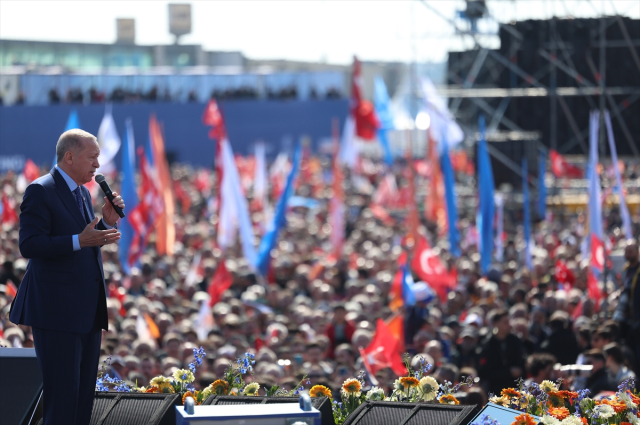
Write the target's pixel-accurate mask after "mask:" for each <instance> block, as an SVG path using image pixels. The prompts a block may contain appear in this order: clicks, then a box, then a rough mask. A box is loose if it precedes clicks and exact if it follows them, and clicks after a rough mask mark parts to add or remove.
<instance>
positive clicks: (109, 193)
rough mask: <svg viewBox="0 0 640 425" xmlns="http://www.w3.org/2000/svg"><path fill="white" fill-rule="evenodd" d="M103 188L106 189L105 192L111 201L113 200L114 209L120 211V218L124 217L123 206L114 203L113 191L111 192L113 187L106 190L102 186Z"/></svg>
mask: <svg viewBox="0 0 640 425" xmlns="http://www.w3.org/2000/svg"><path fill="white" fill-rule="evenodd" d="M102 190H103V191H104V194H105V195H106V197H107V199H108V200H109V202H111V205H112V206H113V209H114V211H115V212H116V213H118V215H119V216H120V218H124V217H125V215H124V211H122V208H120V207H119V206H117V205H116V204H114V203H113V193H111V189H108V190H104V188H102Z"/></svg>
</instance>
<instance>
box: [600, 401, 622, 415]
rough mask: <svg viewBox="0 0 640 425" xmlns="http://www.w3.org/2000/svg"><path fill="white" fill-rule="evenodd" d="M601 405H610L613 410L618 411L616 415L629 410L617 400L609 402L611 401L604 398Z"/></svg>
mask: <svg viewBox="0 0 640 425" xmlns="http://www.w3.org/2000/svg"><path fill="white" fill-rule="evenodd" d="M601 404H608V405H609V406H611V407H613V410H615V411H616V414H617V413H621V412H624V411H625V410H627V405H626V404H624V403H623V402H620V401H617V400H609V399H606V398H603V399H602V400H601Z"/></svg>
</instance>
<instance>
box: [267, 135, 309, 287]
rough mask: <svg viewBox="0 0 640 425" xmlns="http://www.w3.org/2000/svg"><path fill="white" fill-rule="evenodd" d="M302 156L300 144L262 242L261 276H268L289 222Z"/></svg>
mask: <svg viewBox="0 0 640 425" xmlns="http://www.w3.org/2000/svg"><path fill="white" fill-rule="evenodd" d="M301 156H302V146H301V145H300V144H298V146H296V150H295V152H294V154H293V166H292V167H291V172H290V173H289V176H288V177H287V184H286V186H285V188H284V191H283V192H282V195H281V196H280V200H279V201H278V206H277V208H276V213H275V216H274V217H273V221H272V222H271V224H270V225H269V229H267V233H265V235H264V236H263V237H262V240H261V241H260V248H259V250H258V260H257V263H256V265H255V266H256V269H257V270H258V271H259V272H260V274H262V276H266V275H267V271H268V269H269V261H270V259H271V250H272V249H273V247H274V246H275V245H276V242H277V241H278V234H279V233H280V230H281V229H282V228H283V227H284V226H285V224H286V222H287V221H286V213H287V204H288V203H289V199H290V198H291V197H292V196H293V191H294V187H293V183H294V181H295V179H296V176H297V175H298V169H299V168H300V158H301Z"/></svg>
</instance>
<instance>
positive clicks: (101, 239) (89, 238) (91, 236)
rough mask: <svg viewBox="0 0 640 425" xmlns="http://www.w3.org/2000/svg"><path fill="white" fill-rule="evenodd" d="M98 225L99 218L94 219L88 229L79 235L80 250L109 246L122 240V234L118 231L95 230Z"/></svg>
mask: <svg viewBox="0 0 640 425" xmlns="http://www.w3.org/2000/svg"><path fill="white" fill-rule="evenodd" d="M112 210H113V208H112ZM114 214H115V212H114ZM96 224H98V217H96V218H94V219H93V221H92V222H91V223H89V224H87V227H85V228H84V230H83V231H82V233H80V234H79V235H78V242H80V248H84V247H87V246H102V245H107V244H110V243H114V242H117V241H118V239H120V232H118V230H117V229H109V230H97V229H94V227H96Z"/></svg>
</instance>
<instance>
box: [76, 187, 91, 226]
mask: <svg viewBox="0 0 640 425" xmlns="http://www.w3.org/2000/svg"><path fill="white" fill-rule="evenodd" d="M73 194H74V195H75V196H76V203H77V204H78V208H80V214H82V217H84V221H85V223H87V224H88V223H89V220H87V213H86V211H85V210H84V202H83V200H82V195H80V186H78V187H76V189H75V190H74V191H73Z"/></svg>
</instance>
